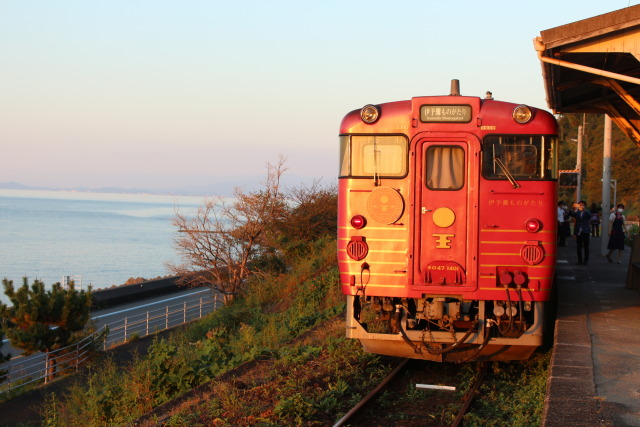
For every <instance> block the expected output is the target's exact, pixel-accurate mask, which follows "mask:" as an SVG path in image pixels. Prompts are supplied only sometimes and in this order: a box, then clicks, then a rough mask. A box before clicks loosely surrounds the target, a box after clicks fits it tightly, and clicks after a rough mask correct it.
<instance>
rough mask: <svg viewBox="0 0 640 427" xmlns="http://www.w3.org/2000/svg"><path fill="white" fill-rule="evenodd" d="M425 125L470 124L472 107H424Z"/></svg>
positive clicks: (422, 119) (421, 113)
mask: <svg viewBox="0 0 640 427" xmlns="http://www.w3.org/2000/svg"><path fill="white" fill-rule="evenodd" d="M420 121H421V122H423V123H469V122H470V121H471V106H470V105H423V106H421V107H420Z"/></svg>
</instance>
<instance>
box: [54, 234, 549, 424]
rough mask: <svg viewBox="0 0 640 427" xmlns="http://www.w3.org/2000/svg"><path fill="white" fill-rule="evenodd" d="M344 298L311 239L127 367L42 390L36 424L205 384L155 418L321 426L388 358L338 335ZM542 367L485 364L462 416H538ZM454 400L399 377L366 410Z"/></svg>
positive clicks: (415, 413)
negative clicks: (278, 268) (399, 384)
mask: <svg viewBox="0 0 640 427" xmlns="http://www.w3.org/2000/svg"><path fill="white" fill-rule="evenodd" d="M344 307H345V304H344V297H343V295H341V293H340V286H339V282H338V272H337V268H336V260H335V240H333V239H327V240H322V241H318V242H316V243H315V244H313V245H311V246H310V247H309V249H308V251H307V252H306V253H305V256H303V257H300V259H298V260H297V261H296V262H295V263H294V266H293V267H292V268H291V269H290V270H289V271H288V273H286V274H280V275H277V276H276V275H267V274H265V275H262V276H256V277H255V278H254V279H252V281H251V282H250V284H249V287H248V289H247V292H246V293H245V295H244V296H243V297H242V298H239V299H237V300H236V301H234V302H233V303H232V304H230V305H229V306H227V307H224V308H222V309H220V310H218V311H217V312H215V313H212V314H211V315H210V316H208V317H207V318H206V319H203V320H201V321H198V322H196V323H194V324H192V325H191V326H190V327H188V328H186V329H183V330H181V331H179V332H177V333H175V334H173V335H172V336H171V337H170V338H168V339H158V340H156V341H155V342H154V344H153V345H152V346H151V347H150V348H149V351H148V353H147V354H146V355H138V356H136V357H135V358H134V361H133V362H131V363H130V364H128V365H126V366H124V367H122V366H117V365H116V363H114V362H113V361H111V360H109V359H103V360H100V361H96V362H94V363H93V365H92V366H91V368H90V369H89V370H87V373H86V374H82V376H79V377H78V378H77V380H76V381H75V384H74V385H73V386H72V387H71V388H70V389H69V390H68V392H66V393H65V394H63V395H50V396H49V397H48V399H47V403H46V405H45V407H44V408H43V416H44V424H45V425H48V426H62V425H65V426H66V425H86V426H108V425H123V424H128V423H131V422H133V421H135V420H136V419H138V418H139V417H140V416H142V415H143V414H145V413H148V412H149V411H150V410H152V409H153V408H155V407H157V406H158V405H161V404H163V403H165V402H168V401H170V400H171V399H173V398H175V397H176V396H179V395H182V394H183V393H185V392H186V391H188V390H191V389H193V388H194V387H196V386H198V385H201V384H204V383H208V384H207V385H206V386H202V387H200V388H199V389H198V393H197V395H194V396H193V398H190V399H188V400H186V401H184V402H182V403H181V404H180V405H178V406H176V407H174V408H171V409H168V410H167V412H165V413H164V414H162V416H163V420H164V421H163V422H164V423H165V425H170V426H187V425H189V426H191V425H225V426H230V425H262V426H269V425H273V426H275V425H307V426H314V425H331V424H333V422H335V420H337V419H339V418H340V417H341V416H342V415H343V414H344V413H345V412H346V411H347V410H349V409H350V408H351V406H352V405H354V404H355V403H356V402H357V401H359V400H360V399H361V398H362V396H364V395H365V394H366V393H368V392H369V391H370V390H371V389H372V388H373V387H375V385H377V383H378V382H379V381H380V379H381V378H382V377H384V376H385V375H386V374H387V373H388V372H390V371H391V369H392V364H393V361H392V360H390V359H388V358H384V357H380V356H377V355H372V354H368V353H364V352H363V350H362V348H361V346H360V344H359V343H357V342H355V341H353V340H346V339H345V338H344V320H343V317H342V316H341V315H339V314H340V313H342V312H343V310H344ZM319 325H321V326H319ZM314 328H315V329H314ZM312 329H313V332H308V331H310V330H312ZM250 360H254V361H257V363H253V365H254V367H253V368H252V369H251V370H248V371H246V372H240V373H238V374H237V375H236V377H234V378H231V379H226V380H223V379H221V377H220V375H221V374H223V373H225V372H228V371H230V370H231V369H234V368H236V367H238V366H240V365H242V364H243V363H244V362H247V361H250ZM444 365H445V364H437V363H432V364H431V365H429V366H430V368H429V369H431V370H432V371H433V372H439V371H442V370H444V369H448V370H449V371H451V372H452V374H451V375H452V378H453V380H452V381H457V382H458V384H460V383H465V378H466V377H469V378H470V377H471V367H472V365H453V364H446V365H447V367H445V366H444ZM546 365H548V357H546V358H545V357H539V356H536V357H535V358H534V359H532V361H530V362H527V363H524V364H523V363H520V362H512V363H500V364H495V365H494V366H495V367H494V370H493V371H494V372H493V375H491V377H494V378H496V379H495V380H494V382H493V383H491V382H488V383H486V384H485V386H484V387H487V388H483V389H482V390H481V393H482V394H481V396H480V399H479V400H478V401H477V402H476V404H475V405H474V410H473V412H472V413H471V414H469V415H468V416H467V420H465V425H480V424H483V425H500V423H505V422H507V423H509V424H511V425H516V424H518V425H539V420H540V416H541V413H542V405H543V400H544V390H545V388H544V384H545V381H546V377H547V375H546ZM241 371H242V369H241ZM234 372H235V371H234ZM469 381H471V380H469ZM490 381H491V380H490ZM487 384H488V385H487ZM492 384H493V385H492ZM458 400H459V396H454V397H453V400H451V399H449V400H447V399H441V398H440V397H437V398H436V396H435V395H433V394H431V395H428V394H425V393H422V392H417V391H416V390H415V384H413V385H412V384H409V385H407V386H405V387H404V389H403V390H402V391H401V392H400V393H397V394H393V395H391V394H385V395H382V396H381V398H380V400H379V402H378V403H377V404H376V405H375V406H374V409H373V410H372V412H370V413H369V414H365V418H369V419H376V420H384V421H385V422H387V423H388V424H389V425H400V424H402V425H424V424H426V423H429V424H434V425H440V424H447V423H450V422H451V421H452V420H453V417H455V414H456V413H457V410H458V409H459V403H458ZM429 402H431V403H433V405H431V406H429ZM412 408H416V410H412ZM159 416H160V415H158V417H159ZM490 420H497V421H496V422H497V423H495V424H491V423H490ZM536 420H537V421H536ZM412 423H413V424H412Z"/></svg>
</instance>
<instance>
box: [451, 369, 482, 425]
mask: <svg viewBox="0 0 640 427" xmlns="http://www.w3.org/2000/svg"><path fill="white" fill-rule="evenodd" d="M488 369H489V362H482V366H481V367H480V372H479V373H478V376H477V377H476V380H475V381H474V382H473V386H471V389H470V390H469V391H468V392H467V394H465V397H464V403H463V404H462V408H460V412H458V416H457V417H456V419H455V420H454V421H453V424H451V427H458V426H459V425H460V424H461V423H462V417H464V415H465V414H466V413H467V412H468V411H469V408H470V407H471V403H473V399H475V398H476V396H477V395H478V389H479V388H480V386H481V385H482V380H483V379H484V374H486V373H487V370H488Z"/></svg>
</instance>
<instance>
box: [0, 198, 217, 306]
mask: <svg viewBox="0 0 640 427" xmlns="http://www.w3.org/2000/svg"><path fill="white" fill-rule="evenodd" d="M204 200H205V198H204V197H199V196H170V195H152V194H116V193H92V192H81V191H44V190H43V191H40V190H8V189H6V190H5V189H0V279H2V278H6V279H9V280H12V281H13V282H14V284H15V285H16V286H19V285H21V284H22V280H23V278H24V277H27V278H28V279H29V282H30V283H31V282H32V281H33V280H34V279H40V280H42V281H43V282H44V283H45V285H46V286H47V287H49V286H51V285H52V284H53V283H55V282H64V281H65V280H74V282H75V283H76V286H77V287H78V286H81V287H83V288H86V287H88V286H89V285H90V286H91V287H92V289H93V290H97V289H100V288H108V287H111V286H112V285H121V284H123V283H125V282H126V281H127V280H128V279H129V278H138V277H142V278H144V279H147V280H148V279H153V278H157V277H163V276H166V275H169V274H170V271H169V270H168V268H167V263H178V262H180V255H179V253H178V251H177V250H176V248H175V245H174V241H175V238H176V237H177V232H178V231H177V228H176V227H175V226H173V225H172V220H173V218H174V217H175V215H176V212H177V210H179V212H181V213H185V214H193V213H194V212H195V211H196V210H197V208H198V206H200V205H201V204H202V203H203V202H204ZM0 300H2V301H3V302H7V298H6V296H5V295H4V288H2V287H0Z"/></svg>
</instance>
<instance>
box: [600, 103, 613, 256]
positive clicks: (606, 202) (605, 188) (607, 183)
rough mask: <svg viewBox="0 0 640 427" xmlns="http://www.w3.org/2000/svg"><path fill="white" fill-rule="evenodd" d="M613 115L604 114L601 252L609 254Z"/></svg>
mask: <svg viewBox="0 0 640 427" xmlns="http://www.w3.org/2000/svg"><path fill="white" fill-rule="evenodd" d="M610 203H611V117H609V115H607V114H605V116H604V144H603V152H602V239H601V241H600V254H601V255H602V256H604V255H606V254H607V244H608V243H609V213H610V209H611V205H610Z"/></svg>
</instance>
